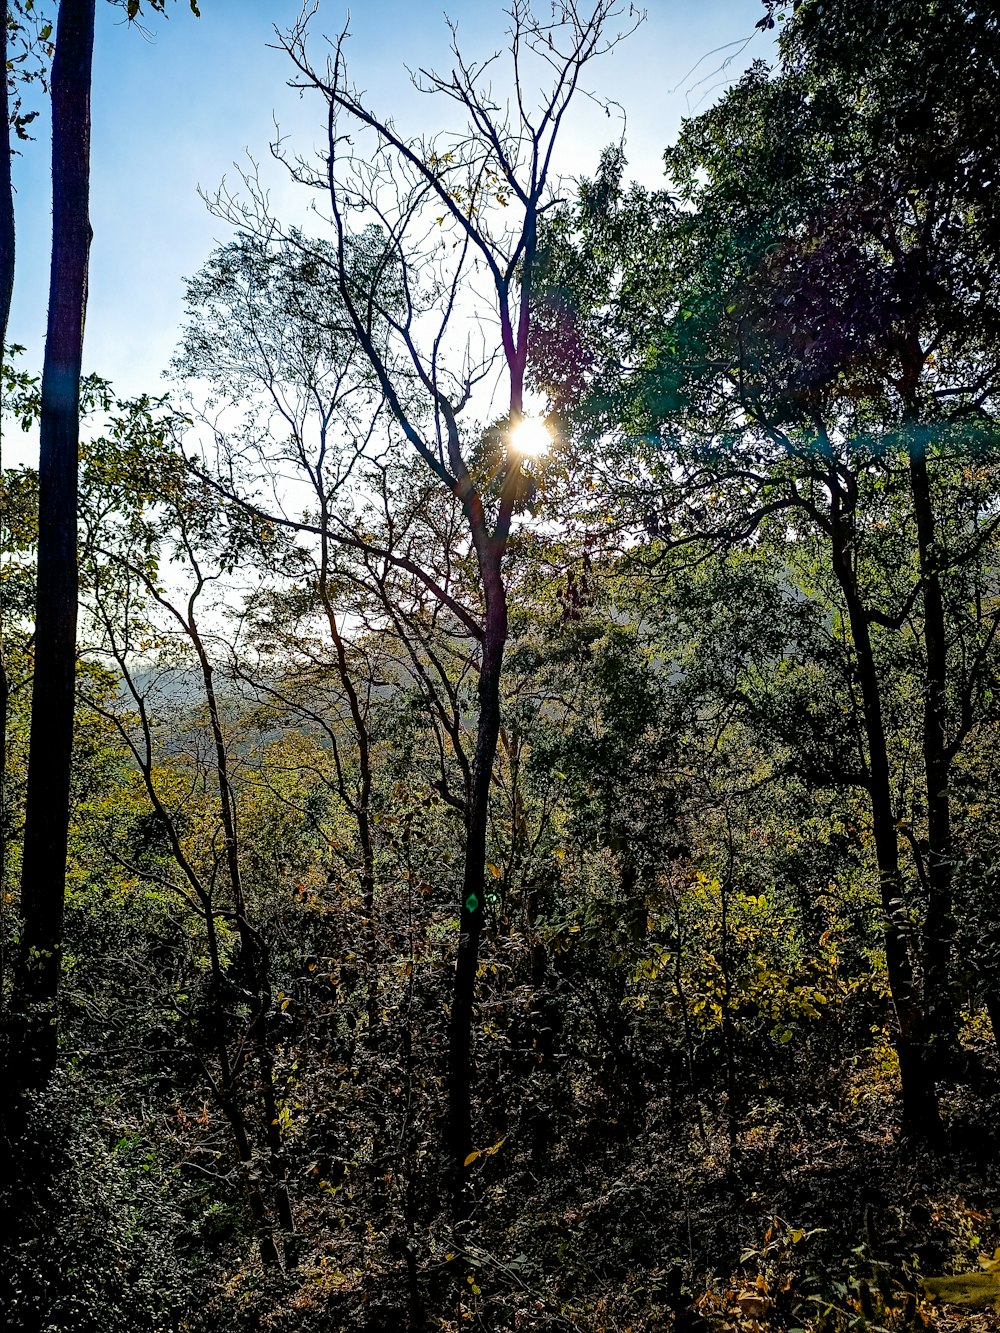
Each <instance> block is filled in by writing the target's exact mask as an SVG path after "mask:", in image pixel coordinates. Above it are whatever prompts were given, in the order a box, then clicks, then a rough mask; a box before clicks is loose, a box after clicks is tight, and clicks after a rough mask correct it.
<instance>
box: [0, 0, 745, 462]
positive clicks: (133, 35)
mask: <svg viewBox="0 0 1000 1333" xmlns="http://www.w3.org/2000/svg"><path fill="white" fill-rule="evenodd" d="M541 3H542V4H544V3H545V0H541ZM299 8H300V3H299V0H201V10H202V18H200V19H196V18H194V17H193V16H192V15H191V14H190V13H189V12H188V10H187V4H186V0H178V2H177V3H176V4H175V5H174V8H173V11H172V13H171V16H170V18H169V20H164V19H162V18H160V17H158V16H153V17H152V18H151V19H150V20H149V23H148V29H149V32H150V37H149V38H148V39H147V38H144V37H143V35H142V34H141V33H140V32H139V31H137V30H136V29H135V28H134V27H132V28H130V27H129V26H128V25H127V24H126V23H125V22H124V21H123V14H122V11H121V9H119V8H115V7H114V6H112V5H110V4H107V3H104V0H99V3H98V32H97V40H96V48H95V70H94V109H93V146H92V185H91V191H92V199H91V217H92V222H93V227H94V244H93V249H92V254H91V275H90V304H89V310H88V316H87V331H86V347H85V354H84V359H85V367H86V368H87V369H90V370H96V371H99V372H100V373H101V374H103V375H105V376H107V377H108V378H110V379H111V380H113V381H114V383H115V385H116V387H117V388H118V389H119V391H120V392H122V393H138V392H142V391H148V392H153V393H156V392H161V391H162V390H163V387H164V381H163V379H162V377H161V375H162V371H163V369H164V367H165V366H166V364H167V361H168V359H169V357H170V353H171V351H172V349H173V347H174V344H175V342H176V335H177V329H178V325H179V321H180V318H181V314H182V302H183V279H184V277H185V276H186V275H190V274H192V273H194V272H195V271H196V270H197V269H198V268H199V267H200V266H201V264H202V263H203V262H204V260H205V259H206V258H207V257H208V254H209V252H210V251H211V249H212V248H213V246H214V244H215V243H217V242H218V241H222V240H225V239H227V229H226V227H225V225H224V224H223V223H221V222H219V221H218V220H217V219H215V218H213V217H212V216H210V214H209V213H208V211H207V210H206V208H205V205H204V204H203V202H202V200H201V199H200V198H199V196H198V193H197V191H198V186H199V185H200V186H202V187H204V188H206V189H208V190H212V189H214V188H216V187H217V186H218V184H219V182H220V180H221V179H222V177H223V176H226V175H228V178H229V179H230V180H234V179H235V177H236V171H235V169H234V167H233V163H234V162H240V161H244V162H245V160H246V158H245V154H246V152H247V150H249V151H250V152H251V153H252V154H253V155H254V156H255V157H258V158H259V159H261V160H262V161H264V162H265V164H266V165H267V167H268V169H269V180H270V182H271V184H272V186H273V190H274V200H275V202H276V203H277V205H278V212H279V213H281V214H282V215H283V216H285V217H289V216H296V215H298V216H302V209H303V207H304V202H305V200H304V197H303V194H302V191H301V189H300V188H299V187H295V186H293V185H292V184H291V183H290V182H288V181H287V180H286V179H285V178H284V177H283V176H282V174H281V173H280V171H279V169H278V168H277V167H273V164H271V163H270V161H269V154H268V144H269V142H270V141H271V139H272V138H273V137H274V118H275V117H276V118H277V120H278V123H279V125H280V127H281V129H282V131H283V133H285V134H287V135H288V137H289V143H290V144H291V146H292V147H293V148H295V149H298V150H304V151H306V152H308V151H309V150H310V148H311V147H312V145H313V144H314V143H316V142H317V141H318V138H319V136H320V134H321V132H322V122H321V108H320V107H319V105H318V103H316V102H315V101H311V100H309V99H304V98H301V97H300V96H299V94H298V93H297V92H295V91H294V90H291V89H289V88H288V87H287V86H286V84H285V80H286V79H287V77H288V75H289V68H288V62H287V58H286V57H285V56H284V55H283V54H282V53H281V52H279V51H275V50H271V49H268V43H269V42H273V41H274V36H273V27H274V25H275V24H277V25H278V26H284V25H287V24H288V23H289V22H291V21H292V20H293V19H294V18H295V17H296V15H297V14H298V12H299ZM626 8H627V3H626ZM444 12H445V7H444V6H443V5H440V4H439V3H438V2H436V0H434V2H432V3H428V2H427V0H367V3H362V4H359V5H356V6H355V12H354V14H353V16H352V21H351V29H352V38H351V42H350V45H349V48H348V49H349V60H350V67H351V72H352V74H353V77H354V79H355V81H356V82H357V83H358V84H359V85H360V86H361V87H362V88H364V89H366V90H367V91H368V94H369V100H370V102H371V103H372V104H373V105H374V106H375V107H376V108H378V109H381V110H386V111H388V112H390V113H392V114H394V115H395V116H396V117H397V119H398V121H399V123H400V124H401V125H402V126H404V127H406V128H408V129H411V130H413V131H414V132H415V131H417V130H426V129H433V128H434V123H433V119H429V118H431V117H433V115H434V111H433V104H432V103H431V102H430V101H429V100H428V99H426V98H421V97H419V96H418V95H417V94H416V93H415V92H414V91H413V90H412V88H411V87H410V85H409V82H408V76H407V73H406V68H405V67H406V66H410V67H413V66H420V65H436V66H437V67H439V68H440V67H441V66H444V65H445V64H446V63H447V58H448V33H447V29H446V27H445V24H444ZM447 12H448V14H449V15H450V17H451V18H452V19H453V20H455V21H457V23H458V27H459V35H460V39H461V41H462V45H463V47H464V48H466V49H467V50H468V51H469V52H470V53H472V54H479V55H483V54H489V53H490V52H491V51H493V50H494V49H496V48H497V46H498V45H500V44H502V35H503V30H504V27H505V23H506V20H505V18H504V15H503V11H502V3H494V2H493V0H449V3H448V4H447ZM760 13H761V9H760V6H759V4H758V3H756V0H700V3H698V4H692V3H690V0H652V3H651V4H650V5H649V7H648V17H647V21H646V22H645V24H644V25H643V26H642V27H641V28H640V29H639V31H638V32H637V33H636V34H635V35H633V36H632V37H631V38H630V39H629V40H628V41H627V42H625V43H623V44H622V45H621V46H620V47H619V48H618V49H617V50H616V51H615V52H614V53H613V54H612V55H610V56H608V57H606V58H605V59H603V60H601V61H599V62H597V63H595V64H594V66H593V67H592V75H591V86H592V87H594V88H595V89H596V90H597V91H598V92H600V93H601V94H603V95H604V96H606V97H609V98H612V99H614V100H616V101H618V102H620V103H621V104H622V105H623V107H624V109H625V112H626V114H627V123H628V132H627V153H628V157H629V162H630V168H629V171H630V174H631V175H632V176H634V177H636V178H638V179H640V180H643V181H644V182H645V183H648V184H653V183H656V181H657V180H658V179H659V176H660V169H661V168H660V154H661V153H662V150H663V148H664V146H665V145H666V144H667V143H668V142H669V141H670V140H671V138H672V137H673V136H674V134H675V133H676V130H677V126H678V125H679V123H680V120H681V117H682V116H684V115H685V114H686V113H687V112H688V110H689V109H697V107H698V106H704V105H706V104H707V101H710V100H711V99H712V98H714V97H715V96H717V95H718V92H719V90H720V86H721V83H722V82H723V81H724V80H725V79H726V78H728V77H732V76H735V75H738V73H739V72H740V71H741V70H742V69H743V68H744V67H745V66H746V65H747V64H748V63H749V62H750V60H752V59H753V58H755V57H766V56H768V54H769V47H768V43H767V41H766V39H765V38H763V37H762V36H761V35H759V34H758V35H756V36H753V33H754V24H755V22H756V20H757V18H758V17H759V16H760ZM346 16H347V7H346V6H345V5H344V4H343V3H342V0H322V3H321V4H320V10H319V14H318V16H317V18H316V20H314V29H315V33H316V37H317V38H318V37H319V36H320V34H321V33H322V32H324V31H325V32H331V33H333V32H336V31H338V30H339V29H340V27H341V26H342V25H343V23H344V21H345V18H346ZM748 38H749V39H751V40H750V41H749V43H748V44H745V43H746V41H747V39H748ZM719 48H724V49H719ZM727 58H730V59H731V62H732V63H731V64H730V65H729V66H728V68H727V69H725V70H720V66H721V65H722V63H723V62H724V61H725V60H726V59H727ZM699 61H700V62H701V63H700V64H698V67H697V69H695V70H694V72H693V73H692V72H691V71H692V67H693V66H695V65H696V64H697V62H699ZM35 128H36V131H37V134H36V139H35V141H34V142H33V143H29V144H26V145H23V153H22V155H21V156H20V157H19V158H18V159H16V160H15V164H14V176H15V185H16V188H17V198H16V210H17V226H18V254H17V275H16V287H15V295H14V308H13V311H12V316H11V328H10V335H9V336H10V340H11V341H13V342H20V343H23V344H25V345H26V346H27V348H28V358H27V359H28V363H29V364H30V365H32V366H38V365H40V362H41V349H42V339H43V335H44V328H45V311H46V304H47V299H48V297H47V286H48V242H49V218H50V209H51V197H50V185H49V157H48V154H49V144H48V127H47V124H46V123H45V120H44V118H43V117H40V118H39V120H38V121H37V122H36V124H35ZM617 134H618V128H617V127H616V126H615V124H614V123H613V122H609V121H608V120H607V119H606V118H605V116H604V115H603V113H599V112H597V110H596V109H595V108H593V107H589V106H588V105H587V104H586V103H585V102H581V104H580V106H579V109H578V114H577V116H576V117H575V118H574V119H572V120H571V121H570V122H569V123H568V124H567V126H566V133H565V138H564V140H563V156H562V160H561V163H560V165H561V168H562V170H563V171H565V172H567V173H568V174H575V173H579V172H586V171H588V170H590V169H591V168H592V167H593V165H594V164H595V162H596V160H597V155H598V153H599V151H600V149H601V147H602V146H603V145H604V144H605V143H606V142H609V141H610V140H611V139H612V138H615V137H617ZM7 444H8V448H5V450H4V453H5V455H7V457H6V458H5V461H6V462H13V461H14V459H13V458H12V457H11V456H10V454H11V450H10V449H9V446H10V444H11V441H10V439H8V441H7ZM16 452H17V453H18V454H20V453H21V450H20V449H18V450H17V451H16ZM25 461H27V460H26V459H25Z"/></svg>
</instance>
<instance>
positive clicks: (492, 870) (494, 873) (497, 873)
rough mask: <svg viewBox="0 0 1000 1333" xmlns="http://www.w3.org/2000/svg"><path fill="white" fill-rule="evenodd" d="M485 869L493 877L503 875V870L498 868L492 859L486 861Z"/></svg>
mask: <svg viewBox="0 0 1000 1333" xmlns="http://www.w3.org/2000/svg"><path fill="white" fill-rule="evenodd" d="M486 869H487V870H488V871H489V872H490V874H491V875H492V876H493V878H494V879H500V877H501V876H502V875H503V871H502V870H501V869H500V867H499V866H496V865H494V864H493V862H492V861H487V862H486Z"/></svg>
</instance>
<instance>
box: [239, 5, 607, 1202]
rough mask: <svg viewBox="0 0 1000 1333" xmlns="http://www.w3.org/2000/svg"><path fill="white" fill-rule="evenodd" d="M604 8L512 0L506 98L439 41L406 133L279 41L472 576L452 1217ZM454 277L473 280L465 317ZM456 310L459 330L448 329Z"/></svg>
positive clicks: (299, 49)
mask: <svg viewBox="0 0 1000 1333" xmlns="http://www.w3.org/2000/svg"><path fill="white" fill-rule="evenodd" d="M617 13H618V11H617V10H616V8H615V6H614V4H613V2H612V0H599V3H597V4H596V5H595V6H594V7H593V9H592V10H590V11H589V12H586V11H583V10H581V9H580V8H578V6H577V5H576V4H575V3H564V4H562V3H561V4H559V5H557V6H556V10H555V15H554V19H553V20H552V21H544V22H543V21H542V20H541V19H538V18H536V17H535V16H534V15H533V14H532V13H531V11H530V10H529V8H528V6H527V5H526V4H523V3H521V2H520V0H518V3H516V4H515V5H514V6H513V8H512V10H511V15H512V27H511V33H510V38H511V55H512V70H511V78H512V90H511V95H512V102H511V104H510V107H509V108H508V109H504V108H503V107H502V106H501V105H499V104H498V103H497V102H496V101H495V96H494V94H493V92H492V91H491V89H490V86H489V85H488V83H487V78H488V77H492V76H493V73H494V69H493V67H494V65H495V62H496V59H497V57H494V58H492V59H490V60H487V61H485V62H482V63H469V62H467V61H466V60H465V59H464V58H463V56H462V55H461V53H460V52H459V50H458V48H457V46H453V56H454V61H455V64H454V68H453V70H452V72H451V73H450V74H449V75H447V76H442V75H437V74H430V73H424V74H422V75H421V76H420V77H419V79H418V86H419V87H420V88H421V89H422V90H423V91H425V92H428V93H432V94H436V95H438V96H439V97H440V98H442V99H443V100H444V101H445V102H451V103H453V104H454V105H455V106H456V107H457V108H458V110H459V113H460V114H461V115H462V116H463V117H465V118H467V128H466V129H465V130H464V131H459V132H458V133H456V134H454V135H446V136H436V137H435V138H423V139H413V140H411V139H407V138H405V137H403V136H402V135H401V134H400V133H399V132H398V131H397V130H396V129H395V127H394V126H393V125H392V123H391V122H389V121H388V120H387V119H384V118H381V117H379V116H378V115H377V114H376V113H375V112H373V111H372V110H371V109H370V108H369V107H368V106H367V104H366V103H365V101H364V100H363V98H362V96H361V95H360V94H359V93H358V92H357V91H356V90H354V89H353V88H352V86H351V85H350V83H349V82H348V78H347V73H346V67H345V62H344V55H343V47H344V41H343V36H342V37H341V39H340V40H339V41H338V42H337V43H336V44H335V46H334V54H333V56H332V57H331V58H330V59H329V60H328V62H327V64H326V66H325V67H316V66H315V65H314V64H313V63H312V62H311V60H310V57H309V55H308V52H307V31H308V16H307V17H305V18H303V20H302V21H301V22H300V23H299V24H298V25H296V26H295V27H293V28H292V29H291V31H290V32H289V33H288V34H287V35H286V36H285V37H283V38H282V45H283V46H284V48H285V50H286V51H287V52H288V54H289V56H290V58H291V59H292V61H293V63H294V65H295V68H296V71H297V77H296V82H297V84H298V86H301V87H302V88H304V89H309V90H311V91H314V92H316V93H318V94H319V96H320V97H321V98H322V100H323V101H324V103H325V105H326V111H327V150H326V152H325V153H324V155H323V160H322V163H321V167H320V169H319V170H316V169H315V168H314V167H313V166H312V165H311V164H309V163H306V162H304V161H299V162H293V163H291V164H290V165H291V168H292V171H293V174H294V175H295V176H296V177H297V178H298V179H299V180H301V181H303V182H304V183H306V184H308V185H310V186H312V187H316V188H319V189H322V190H324V191H325V192H326V193H327V197H328V200H329V204H330V209H331V215H332V222H333V229H334V242H333V245H332V247H331V252H330V254H324V253H323V252H320V251H317V252H316V258H317V260H318V261H319V262H320V263H322V264H325V265H329V266H330V272H331V274H332V278H333V283H334V286H335V287H336V289H337V291H338V293H339V299H340V302H341V304H342V309H343V312H344V313H345V315H346V319H347V326H348V328H349V329H350V332H351V336H352V337H353V339H354V340H355V341H356V344H357V346H358V347H359V348H360V350H361V352H362V354H363V357H364V358H365V359H366V361H367V364H368V366H369V367H370V369H371V372H372V374H373V376H374V379H375V381H376V383H377V386H378V389H379V391H380V393H381V394H382V395H383V396H384V399H385V403H386V406H387V409H388V412H389V413H390V415H391V417H392V420H393V422H394V426H395V429H396V431H397V432H398V433H399V434H401V435H402V437H403V438H404V439H405V440H406V441H407V442H408V443H409V445H410V446H411V447H412V448H413V449H414V450H415V451H416V454H417V455H418V456H419V457H420V458H421V459H422V460H423V462H424V464H425V465H426V467H427V468H428V469H429V470H430V472H431V474H432V476H433V477H434V478H435V479H436V480H437V482H438V483H439V484H440V485H441V486H442V487H443V488H444V489H445V491H446V493H447V494H449V495H450V496H452V497H453V498H454V500H455V501H456V502H457V503H458V505H459V506H460V507H461V509H462V512H463V513H464V515H465V520H466V524H467V538H468V541H469V542H470V544H471V547H472V550H473V552H474V556H475V560H476V565H477V568H478V572H479V578H480V581H481V588H482V606H481V610H480V612H479V616H478V617H477V619H479V617H481V619H479V624H478V626H477V630H476V637H477V638H478V640H479V670H478V686H477V693H478V716H477V729H476V741H475V748H474V753H473V759H472V764H471V771H470V781H469V792H468V799H467V803H466V818H465V847H464V875H463V888H462V901H461V904H460V909H459V914H460V920H459V941H458V950H457V956H456V963H455V976H454V990H453V995H452V1003H451V1019H450V1023H451V1035H450V1042H449V1069H448V1087H449V1106H450V1122H449V1123H450V1128H449V1131H448V1143H447V1155H448V1157H449V1159H450V1161H451V1164H452V1166H451V1170H452V1174H453V1179H454V1198H455V1208H456V1213H457V1215H459V1216H464V1215H466V1213H467V1211H468V1208H469V1206H470V1202H469V1199H468V1197H467V1192H466V1189H465V1180H466V1176H467V1166H468V1163H467V1159H469V1157H470V1154H471V1152H472V1147H473V1137H472V1031H473V1006H474V998H475V989H476V972H477V967H478V957H479V944H480V938H481V935H482V929H483V898H484V893H485V876H486V857H487V837H488V826H489V804H490V802H489V797H490V785H491V782H492V773H493V763H494V758H495V755H496V748H497V740H498V736H499V731H500V725H501V706H500V690H501V685H500V683H501V676H502V670H503V656H504V647H505V644H506V640H507V629H508V608H507V593H506V585H505V577H504V562H505V555H506V551H507V545H508V539H509V536H510V532H511V526H512V523H513V521H514V517H515V513H516V511H517V509H518V506H519V504H520V503H522V502H523V499H524V478H525V466H524V464H523V461H522V457H521V455H520V454H519V453H518V450H517V443H516V436H515V435H514V434H513V432H514V431H515V430H516V428H517V426H518V425H519V423H520V422H521V421H522V419H523V418H524V415H525V398H524V394H525V374H526V367H527V357H528V342H529V337H530V331H531V320H532V291H533V284H534V279H535V265H536V259H537V247H538V228H539V220H540V218H541V216H542V214H543V212H544V210H545V208H546V207H547V206H548V203H549V200H550V194H551V189H552V172H553V153H554V150H555V145H556V141H557V138H558V135H559V131H560V129H561V126H562V123H563V120H564V117H565V115H566V112H567V109H568V107H569V104H570V102H571V100H572V98H573V96H574V94H575V93H576V91H577V88H578V85H579V81H580V77H581V74H582V72H583V70H584V68H585V67H586V66H587V65H588V64H589V63H590V62H591V60H593V59H594V58H595V57H596V56H597V55H599V54H600V53H601V52H602V51H606V50H608V49H610V48H611V47H612V46H613V45H614V44H615V43H616V42H617V41H618V40H619V36H620V35H619V34H618V33H616V32H614V31H612V30H611V29H612V24H613V21H614V19H615V17H616V16H617ZM533 63H534V64H537V66H538V67H539V68H541V69H546V68H547V69H548V71H549V79H550V84H549V91H548V92H547V93H546V94H545V95H544V97H543V99H542V101H541V104H540V107H539V110H538V111H537V113H536V112H534V111H532V110H531V109H530V107H529V104H528V96H529V92H528V85H527V83H526V81H525V74H526V69H527V68H529V67H531V66H532V64H533ZM348 127H350V129H348ZM348 133H352V134H354V133H356V134H358V135H361V136H363V137H364V138H365V139H366V140H368V141H370V144H371V148H370V151H366V152H362V151H360V150H359V149H357V148H355V147H353V146H352V141H351V140H350V139H349V138H348V137H347V136H348ZM443 139H447V143H444V142H442V140H443ZM247 184H248V185H249V186H250V190H251V198H250V201H249V202H248V203H245V204H242V205H241V204H240V203H239V202H238V201H237V200H235V199H232V198H228V197H225V198H223V197H220V198H219V199H218V200H216V208H217V209H218V210H219V211H220V212H222V213H223V214H224V215H225V216H227V217H229V218H230V220H232V221H233V222H235V223H236V225H237V226H242V227H243V228H249V229H250V230H253V231H254V232H256V233H257V234H258V235H265V236H266V235H270V236H274V235H275V233H276V223H275V222H274V220H273V218H271V217H270V216H269V213H268V210H267V206H266V201H265V199H264V197H263V195H262V193H261V192H260V190H259V187H257V186H256V184H255V182H253V181H248V182H247ZM358 213H363V214H364V215H365V217H366V219H371V224H370V225H369V226H367V227H365V228H364V230H363V231H362V232H357V231H356V230H354V215H355V214H358ZM287 239H293V238H291V237H288V238H287ZM361 244H363V245H364V246H366V247H367V248H368V249H369V252H370V258H369V262H368V263H367V264H366V265H365V266H363V267H362V268H360V269H359V267H358V266H357V265H356V264H355V263H353V262H352V261H353V257H354V254H355V253H356V249H357V247H358V246H359V245H361ZM477 272H482V273H483V274H484V275H485V283H486V287H485V290H483V291H480V290H479V289H478V287H477V284H476V276H475V275H476V273H477ZM467 284H471V289H472V290H473V291H475V292H476V297H475V304H474V308H473V309H472V311H471V312H469V316H467V315H466V310H465V301H466V299H467V298H466V292H465V288H466V285H467ZM487 312H488V317H489V318H490V319H493V320H495V321H496V322H497V324H498V328H499V340H500V349H499V350H497V349H495V348H494V347H493V346H491V345H490V342H489V340H488V339H487V338H486V337H485V336H484V335H483V333H482V332H481V330H482V329H483V327H484V324H485V321H486V319H487ZM466 318H470V319H471V321H472V333H468V332H466V334H465V336H463V334H462V330H461V325H462V323H463V322H464V321H465V320H466ZM477 324H478V331H477ZM466 328H467V329H468V325H467V326H466ZM498 359H499V367H500V369H502V372H503V376H504V379H505V381H506V390H505V395H504V398H505V401H504V404H503V407H502V409H501V411H500V412H499V413H498V417H499V422H500V430H501V439H502V446H501V448H500V449H499V450H497V449H494V451H493V453H492V456H490V455H489V454H487V455H486V456H483V457H480V458H476V457H474V456H473V457H470V455H469V452H468V442H467V440H466V439H464V438H463V430H462V428H461V425H460V422H461V420H462V413H463V411H464V412H466V414H467V413H468V409H469V406H470V402H471V401H472V400H473V395H474V393H475V391H476V390H477V388H478V386H480V385H482V384H483V383H484V381H485V380H486V379H487V377H488V376H489V375H490V374H491V373H495V370H496V368H497V361H498Z"/></svg>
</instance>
